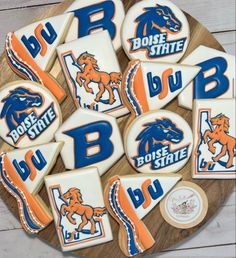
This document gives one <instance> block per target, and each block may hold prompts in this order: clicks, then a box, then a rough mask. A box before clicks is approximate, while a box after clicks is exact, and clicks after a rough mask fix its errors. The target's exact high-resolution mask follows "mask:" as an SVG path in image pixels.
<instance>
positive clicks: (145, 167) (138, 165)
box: [124, 110, 193, 173]
mask: <svg viewBox="0 0 236 258" xmlns="http://www.w3.org/2000/svg"><path fill="white" fill-rule="evenodd" d="M124 145H125V152H126V155H127V158H128V160H129V162H130V164H131V165H132V166H133V167H134V168H135V169H136V170H137V171H139V172H142V173H169V172H177V171H179V170H180V169H181V168H183V167H184V165H185V164H186V163H187V161H188V160H189V158H190V156H191V152H192V148H193V136H192V131H191V128H190V127H189V125H188V123H187V122H186V121H185V120H184V119H183V118H182V117H180V116H179V115H178V114H176V113H173V112H171V111H168V110H158V111H154V112H148V113H145V114H143V115H141V116H139V117H138V118H136V119H135V120H134V121H133V122H132V123H131V124H130V125H129V126H128V128H127V130H126V132H125V139H124Z"/></svg>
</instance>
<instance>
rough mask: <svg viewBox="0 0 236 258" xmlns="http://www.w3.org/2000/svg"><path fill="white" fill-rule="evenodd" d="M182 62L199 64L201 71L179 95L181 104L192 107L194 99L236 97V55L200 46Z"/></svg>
mask: <svg viewBox="0 0 236 258" xmlns="http://www.w3.org/2000/svg"><path fill="white" fill-rule="evenodd" d="M182 64H186V65H198V66H200V67H201V71H200V73H199V74H198V75H197V76H196V77H195V79H194V80H193V81H192V82H191V83H190V84H189V85H188V87H186V88H185V89H184V90H183V92H181V94H180V95H179V96H178V101H179V106H181V107H184V108H187V109H192V103H193V99H214V98H223V99H224V98H233V97H236V83H235V81H236V77H235V69H236V68H235V56H233V55H229V54H226V53H225V52H221V51H218V50H215V49H213V48H209V47H205V46H199V47H198V48H196V49H195V50H194V51H193V52H192V53H191V54H190V55H189V56H188V57H186V58H185V59H184V60H183V62H182Z"/></svg>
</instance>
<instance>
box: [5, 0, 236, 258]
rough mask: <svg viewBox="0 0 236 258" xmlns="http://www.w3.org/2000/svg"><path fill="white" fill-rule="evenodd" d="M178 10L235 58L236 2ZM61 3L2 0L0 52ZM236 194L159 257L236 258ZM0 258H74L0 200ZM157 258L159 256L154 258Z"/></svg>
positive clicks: (197, 2)
mask: <svg viewBox="0 0 236 258" xmlns="http://www.w3.org/2000/svg"><path fill="white" fill-rule="evenodd" d="M173 1H174V2H175V3H176V4H177V5H178V6H179V7H181V8H182V9H183V10H185V11H187V12H188V13H189V14H191V15H192V16H193V17H195V18H197V19H198V20H199V21H200V22H202V23H203V24H204V25H205V26H206V27H207V28H208V29H209V30H210V31H211V32H212V33H213V35H214V36H215V37H216V38H217V39H218V41H219V42H220V43H221V44H222V45H223V47H224V48H225V50H226V51H227V52H228V53H230V54H233V55H235V42H236V40H235V33H236V29H235V0H223V1H222V0H173ZM59 2H61V1H60V0H58V1H57V0H0V51H1V52H2V51H3V45H4V39H5V35H6V33H7V32H9V31H14V30H16V29H18V28H21V27H22V26H25V25H27V24H30V23H31V21H32V20H33V19H34V18H35V17H37V16H38V15H39V14H41V13H42V12H44V11H46V10H47V8H48V7H51V6H53V5H56V4H58V3H59ZM235 200H236V191H235V190H234V192H233V193H232V194H231V196H230V197H229V199H228V200H227V201H226V202H225V204H224V205H223V206H222V208H221V209H220V211H219V212H218V213H217V214H215V216H214V218H213V219H212V220H211V221H210V222H209V223H207V225H205V226H204V227H203V228H202V229H201V230H200V232H198V233H197V234H195V235H194V236H193V237H191V238H190V239H188V240H186V241H185V242H184V243H182V244H179V245H178V246H175V247H174V248H171V250H167V251H164V252H162V253H161V254H160V255H159V256H158V257H161V258H167V257H168V258H171V257H181V258H187V257H191V258H194V257H201V258H205V257H214V258H216V257H220V258H226V257H227V258H231V257H232V258H233V257H236V251H235V250H236V243H235V242H236V236H235V228H236V223H235V213H236V205H235ZM0 257H1V258H3V257H4V258H13V257H16V258H46V257H47V258H50V257H57V258H61V257H72V256H71V255H68V254H63V253H61V252H60V251H58V250H55V249H54V248H52V247H50V246H49V245H48V244H46V243H44V242H42V241H41V240H39V239H37V238H36V237H30V236H28V235H27V234H26V233H25V232H24V231H23V230H22V227H21V225H20V223H19V222H18V220H17V219H16V218H15V217H14V216H13V215H12V214H11V213H10V212H9V210H8V208H7V207H6V205H5V204H4V203H3V202H2V201H1V200H0ZM152 257H153V258H154V257H157V256H156V255H154V256H152Z"/></svg>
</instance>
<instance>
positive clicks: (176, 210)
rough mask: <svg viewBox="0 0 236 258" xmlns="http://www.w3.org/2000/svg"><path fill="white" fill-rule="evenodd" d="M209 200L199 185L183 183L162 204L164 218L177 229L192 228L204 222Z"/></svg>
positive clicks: (161, 209)
mask: <svg viewBox="0 0 236 258" xmlns="http://www.w3.org/2000/svg"><path fill="white" fill-rule="evenodd" d="M207 210H208V199H207V196H206V194H205V192H204V191H203V190H202V188H201V187H199V186H198V185H196V184H194V183H192V182H187V181H182V182H179V183H178V184H177V185H176V186H175V188H174V189H173V190H172V191H171V192H170V193H169V194H168V195H167V196H166V197H165V198H164V199H163V200H162V201H161V202H160V211H161V215H162V217H163V218H164V219H165V221H166V222H168V223H169V224H170V225H172V226H174V227H176V228H182V229H187V228H192V227H195V226H196V225H198V224H199V223H201V222H202V220H203V219H204V218H205V216H206V214H207Z"/></svg>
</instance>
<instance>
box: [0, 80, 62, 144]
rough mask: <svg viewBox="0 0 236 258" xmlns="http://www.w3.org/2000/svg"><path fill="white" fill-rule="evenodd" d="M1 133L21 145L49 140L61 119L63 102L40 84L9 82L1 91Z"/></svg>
mask: <svg viewBox="0 0 236 258" xmlns="http://www.w3.org/2000/svg"><path fill="white" fill-rule="evenodd" d="M0 121H1V123H2V125H1V128H0V135H1V137H3V139H4V140H5V141H6V142H7V143H9V144H11V145H13V146H15V147H18V148H24V147H29V146H35V145H38V144H43V143H47V142H50V141H51V140H52V139H53V137H54V133H55V131H56V130H57V129H58V127H59V125H60V123H61V111H60V106H59V104H58V103H57V101H56V99H55V98H54V97H53V95H52V94H51V93H50V92H49V91H48V90H47V89H46V88H43V87H42V86H41V85H39V84H36V83H33V82H30V81H19V82H13V83H10V84H7V85H6V86H5V87H3V88H2V89H1V91H0Z"/></svg>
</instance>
